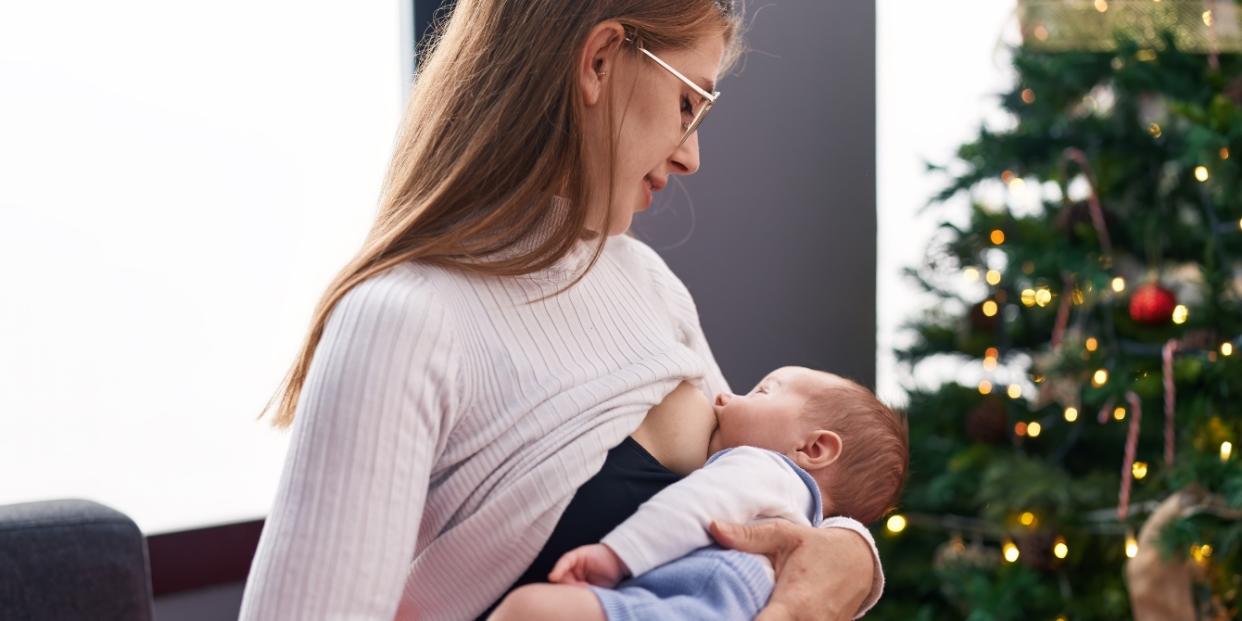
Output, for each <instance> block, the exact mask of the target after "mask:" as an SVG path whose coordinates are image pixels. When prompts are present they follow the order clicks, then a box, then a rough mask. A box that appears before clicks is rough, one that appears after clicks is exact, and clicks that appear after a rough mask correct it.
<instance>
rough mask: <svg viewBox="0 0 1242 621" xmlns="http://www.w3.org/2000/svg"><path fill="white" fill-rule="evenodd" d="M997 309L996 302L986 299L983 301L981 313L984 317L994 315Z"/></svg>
mask: <svg viewBox="0 0 1242 621" xmlns="http://www.w3.org/2000/svg"><path fill="white" fill-rule="evenodd" d="M996 311H997V306H996V302H994V301H992V300H988V301H986V302H984V303H983V315H984V316H985V317H995V316H996Z"/></svg>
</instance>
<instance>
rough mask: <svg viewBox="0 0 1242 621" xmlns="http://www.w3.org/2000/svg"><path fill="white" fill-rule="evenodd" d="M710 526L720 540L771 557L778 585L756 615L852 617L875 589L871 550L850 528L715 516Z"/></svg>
mask: <svg viewBox="0 0 1242 621" xmlns="http://www.w3.org/2000/svg"><path fill="white" fill-rule="evenodd" d="M710 530H711V534H712V537H714V538H715V539H716V542H717V543H719V544H720V545H721V546H723V547H726V548H732V549H734V550H740V551H742V552H753V553H755V554H762V555H764V556H766V557H768V559H770V560H771V561H772V567H773V569H775V570H776V588H775V589H774V590H773V591H772V597H771V598H770V599H769V600H768V605H767V607H765V608H764V609H763V610H761V611H760V612H759V616H757V617H755V621H789V620H793V621H848V620H849V619H853V618H854V615H856V614H857V613H858V608H859V606H861V605H862V603H863V601H864V600H866V598H867V595H868V594H870V592H871V580H872V575H873V574H874V572H875V561H873V560H872V557H871V550H870V548H869V547H868V546H867V542H866V541H864V540H863V538H862V537H861V536H859V535H858V534H856V533H854V532H851V531H849V530H847V529H844V528H814V527H811V526H799V525H796V524H793V523H790V522H788V521H785V520H769V521H766V522H758V523H754V524H747V525H739V524H725V523H717V522H712V523H711V527H710Z"/></svg>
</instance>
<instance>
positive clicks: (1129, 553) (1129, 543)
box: [1126, 531, 1138, 558]
mask: <svg viewBox="0 0 1242 621" xmlns="http://www.w3.org/2000/svg"><path fill="white" fill-rule="evenodd" d="M1136 556H1138V539H1135V538H1134V531H1130V532H1128V533H1126V558H1134V557H1136Z"/></svg>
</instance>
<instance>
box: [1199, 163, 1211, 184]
mask: <svg viewBox="0 0 1242 621" xmlns="http://www.w3.org/2000/svg"><path fill="white" fill-rule="evenodd" d="M1209 178H1211V175H1209V174H1208V169H1207V166H1203V165H1199V166H1195V179H1198V180H1199V183H1204V182H1206V181H1207V180H1208V179H1209Z"/></svg>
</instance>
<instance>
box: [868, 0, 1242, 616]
mask: <svg viewBox="0 0 1242 621" xmlns="http://www.w3.org/2000/svg"><path fill="white" fill-rule="evenodd" d="M1240 8H1242V7H1240V5H1239V3H1237V2H1235V1H1234V0H1221V1H1217V2H1202V1H1194V2H1191V1H1189V0H1163V1H1162V0H1129V1H1123V0H1094V1H1091V0H1086V1H1061V2H1052V1H1043V2H1037V1H1030V2H1020V3H1019V15H1020V23H1021V29H1022V35H1023V42H1022V43H1021V45H1019V46H1016V47H1015V48H1013V49H1012V50H1010V51H1011V54H1010V56H1011V58H1012V62H1013V67H1014V68H1015V70H1016V76H1017V82H1016V84H1014V86H1013V88H1012V90H1010V91H1009V92H1007V93H1004V94H1002V100H1003V106H1004V107H1005V109H1006V110H1007V111H1008V112H1010V113H1012V116H1013V119H1014V123H1013V124H1012V127H1010V128H1008V129H1005V130H1003V131H1000V130H987V129H983V130H981V131H980V132H979V134H978V136H977V138H975V139H974V140H973V141H972V142H970V143H969V144H965V145H962V146H961V147H960V148H959V149H958V151H957V160H955V161H953V162H948V163H942V164H943V165H937V166H932V167H931V168H932V170H934V171H937V172H938V173H940V174H944V175H945V176H946V178H947V179H949V182H948V184H947V186H946V187H945V189H944V191H943V192H942V193H940V194H939V195H938V196H936V197H934V198H933V200H932V203H931V205H930V206H929V207H928V209H930V210H936V209H943V207H941V206H942V205H943V204H944V203H945V202H948V201H952V200H955V199H957V198H959V197H963V196H964V197H967V198H968V199H969V200H968V201H967V202H968V203H969V205H970V208H969V217H968V218H965V219H956V220H955V219H953V218H950V217H949V215H948V214H943V216H942V219H944V220H945V222H944V224H943V226H942V227H940V229H939V232H940V233H939V234H938V235H937V236H936V238H935V239H934V241H933V242H932V244H931V247H930V248H929V250H928V253H927V259H926V261H925V263H924V264H923V265H920V266H918V267H914V268H910V269H908V270H907V274H908V275H909V276H910V278H911V280H912V282H913V283H917V286H919V287H921V288H922V289H923V290H925V291H927V292H929V293H930V294H932V295H934V296H935V297H936V298H937V299H938V300H939V303H938V304H936V305H935V306H934V308H932V309H930V310H928V311H926V312H925V313H923V314H922V315H920V316H919V317H918V318H917V319H915V320H912V321H910V322H909V323H908V324H907V325H906V326H905V328H906V329H907V330H908V334H910V335H912V338H911V339H910V342H911V344H910V345H908V346H906V347H903V348H902V349H901V350H900V351H898V352H897V353H898V359H899V360H900V361H901V363H902V364H903V365H907V368H908V369H909V371H910V372H911V374H912V375H913V372H914V371H915V370H916V369H917V368H918V367H920V366H921V365H927V364H934V365H945V364H953V365H959V366H960V367H961V368H967V369H973V370H974V372H975V375H974V376H973V377H978V378H981V379H979V380H978V381H977V382H976V381H975V380H973V379H972V380H971V381H970V383H969V385H964V384H962V383H959V382H950V383H947V384H943V385H940V386H939V387H936V388H934V389H929V388H927V387H918V386H914V385H909V386H907V387H906V388H907V392H908V393H909V399H910V400H909V405H908V408H907V413H908V415H909V421H910V430H911V436H912V441H911V474H910V480H909V482H908V484H907V488H906V492H905V495H904V497H903V499H902V503H901V508H900V510H899V513H897V514H894V515H892V516H890V517H889V518H888V520H887V522H886V523H885V524H883V525H881V526H879V527H877V529H876V535H877V540H878V542H879V544H880V547H881V555H882V557H883V558H884V561H885V571H886V575H887V578H888V580H889V583H888V584H889V586H888V589H887V591H886V595H885V598H884V599H883V600H882V601H881V604H880V605H879V607H878V608H877V609H876V612H875V614H874V615H873V616H874V617H876V618H882V619H904V620H910V619H921V620H932V619H963V618H965V619H971V620H985V619H988V620H1008V619H1014V620H1019V619H1021V620H1027V619H1047V620H1049V621H1052V620H1053V619H1066V620H1069V621H1086V620H1109V621H1113V620H1117V619H1128V618H1134V619H1140V620H1143V621H1146V620H1148V619H1220V618H1229V619H1232V618H1238V617H1239V603H1240V601H1242V596H1240V592H1239V589H1240V588H1242V578H1239V573H1240V572H1239V570H1240V569H1242V521H1240V520H1239V518H1240V517H1242V464H1240V463H1239V455H1238V453H1239V451H1240V450H1242V446H1239V445H1238V444H1239V442H1240V441H1242V352H1240V351H1238V348H1240V347H1242V162H1240V161H1239V160H1242V18H1240V17H1239V15H1240V14H1242V11H1240V10H1239V9H1240ZM998 196H999V198H998ZM946 361H947V362H946Z"/></svg>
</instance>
